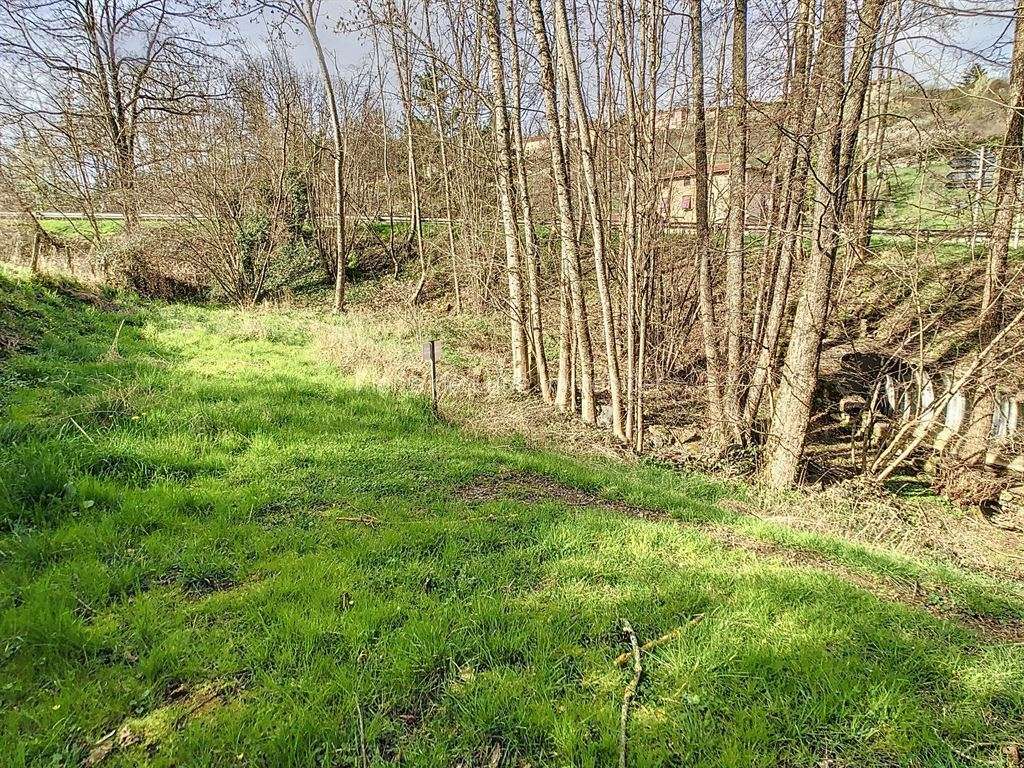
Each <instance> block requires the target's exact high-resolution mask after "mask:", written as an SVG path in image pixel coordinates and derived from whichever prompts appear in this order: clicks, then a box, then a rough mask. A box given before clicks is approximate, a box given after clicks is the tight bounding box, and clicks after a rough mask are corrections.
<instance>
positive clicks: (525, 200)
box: [506, 0, 552, 402]
mask: <svg viewBox="0 0 1024 768" xmlns="http://www.w3.org/2000/svg"><path fill="white" fill-rule="evenodd" d="M506 13H507V16H508V34H507V36H508V41H509V56H510V57H511V62H512V71H511V73H510V74H511V77H512V115H511V119H512V149H513V164H514V166H515V172H516V191H517V192H518V194H519V210H520V212H521V214H522V217H523V257H524V261H525V262H526V275H527V280H528V287H529V293H530V301H529V304H530V340H531V342H532V345H533V359H534V361H535V363H536V371H535V372H536V376H537V387H538V389H539V390H540V394H541V397H542V398H543V399H544V401H545V402H551V400H552V392H551V379H550V374H549V372H548V357H547V352H546V351H545V349H544V320H543V316H542V314H541V303H540V285H539V270H540V247H539V245H538V243H537V232H536V229H535V224H534V219H533V205H532V203H531V200H530V187H529V184H528V181H527V177H526V150H525V148H524V146H523V124H522V109H523V98H522V73H521V71H520V65H519V38H518V33H517V31H516V16H515V3H514V1H513V0H508V3H507V5H506Z"/></svg>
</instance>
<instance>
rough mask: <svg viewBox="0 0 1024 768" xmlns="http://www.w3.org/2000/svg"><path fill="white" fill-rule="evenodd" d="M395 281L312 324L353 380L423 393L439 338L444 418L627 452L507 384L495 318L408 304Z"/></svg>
mask: <svg viewBox="0 0 1024 768" xmlns="http://www.w3.org/2000/svg"><path fill="white" fill-rule="evenodd" d="M401 288H402V285H401V284H398V283H391V282H388V281H384V282H382V283H381V284H380V285H379V286H378V287H376V288H375V292H374V294H373V296H372V297H367V298H365V299H363V300H361V301H360V302H359V303H358V304H356V305H354V306H353V307H352V308H351V309H350V310H349V312H348V313H346V314H345V315H344V316H343V317H341V318H338V319H333V318H332V319H330V320H321V321H320V322H318V323H317V324H316V326H315V329H314V342H315V344H316V345H317V346H318V348H319V349H321V350H322V352H323V355H324V357H325V359H327V360H329V361H330V362H332V363H333V364H334V365H336V366H337V367H338V368H339V369H341V370H342V371H343V372H344V373H345V375H346V376H348V377H350V378H351V379H352V380H353V382H355V383H356V384H358V385H362V386H372V387H375V388H377V389H379V390H381V391H383V392H387V393H391V394H408V393H410V392H420V393H423V394H424V395H425V396H429V394H430V378H429V369H428V367H427V364H426V362H425V361H424V360H423V357H422V347H423V343H424V342H426V341H428V340H430V339H439V340H440V341H441V358H440V361H439V362H438V367H437V376H438V380H437V387H438V400H439V408H440V412H441V414H442V416H443V417H444V418H445V419H446V420H448V421H450V422H452V423H454V424H458V425H459V426H460V427H462V428H463V429H465V430H467V431H468V432H471V433H473V434H475V435H478V436H484V437H488V438H508V437H515V438H516V439H521V440H522V441H524V442H525V444H527V445H533V446H538V447H545V448H551V449H555V450H561V451H564V452H567V453H573V454H577V455H578V454H581V453H583V454H588V455H597V456H605V457H611V456H614V457H620V458H621V457H625V456H626V455H627V454H626V452H625V451H624V450H623V448H622V447H621V446H619V445H617V444H615V443H614V441H613V440H612V438H611V437H610V436H609V435H608V434H607V433H606V432H605V431H604V430H599V429H594V428H589V427H587V426H585V425H583V424H581V423H579V421H578V420H576V419H573V418H571V417H566V416H565V415H564V414H561V413H560V412H558V411H557V410H555V409H554V407H553V406H551V405H548V404H546V403H544V402H543V401H542V400H541V399H540V398H539V397H536V396H532V395H531V396H524V395H519V394H517V393H515V392H514V391H513V389H512V386H511V379H510V377H509V374H508V368H509V366H508V363H507V360H506V356H507V352H506V339H505V337H504V331H503V328H502V327H501V324H500V322H499V318H496V317H489V316H484V317H480V316H479V315H471V314H469V313H467V314H463V315H458V314H456V313H454V312H453V311H451V308H450V307H449V306H448V305H436V304H426V305H420V306H415V307H410V306H408V303H407V296H406V295H405V293H404V292H403V291H402V290H401Z"/></svg>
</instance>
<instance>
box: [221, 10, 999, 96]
mask: <svg viewBox="0 0 1024 768" xmlns="http://www.w3.org/2000/svg"><path fill="white" fill-rule="evenodd" d="M370 2H373V0H370ZM967 2H970V3H971V5H972V6H973V7H972V8H968V6H967V5H966V3H967ZM997 2H1000V0H965V2H964V3H963V4H961V5H960V8H961V13H962V14H963V15H956V16H953V17H951V18H950V19H949V20H948V21H947V22H946V23H945V24H944V25H943V26H942V28H930V29H928V30H917V31H915V32H914V33H912V34H911V35H909V36H908V39H906V40H904V41H903V42H902V43H901V44H900V46H899V50H900V68H901V69H903V70H904V71H906V72H909V73H910V74H912V75H913V76H915V77H917V78H918V79H919V80H921V81H922V82H923V83H924V84H926V85H951V84H954V83H956V82H957V81H958V80H959V79H960V75H961V74H962V73H963V72H964V71H965V70H966V69H967V67H968V66H969V65H970V64H971V63H973V62H974V61H978V58H977V57H976V56H974V55H972V53H970V52H978V53H980V54H981V56H982V57H983V59H982V60H981V63H982V65H983V66H984V67H985V69H986V70H988V71H989V72H990V73H991V74H993V75H998V76H1005V74H1006V70H1005V67H1003V66H1000V64H999V62H1000V61H1002V62H1005V61H1006V60H1007V59H1008V54H1009V44H1010V43H1011V42H1012V29H1011V28H1010V27H1009V19H1008V16H1007V14H1006V11H1005V10H1003V9H1002V7H1001V6H997V5H994V3H997ZM1011 7H1012V6H1011ZM982 9H983V10H989V11H991V12H992V14H993V15H992V16H987V17H986V16H980V15H977V13H976V11H978V10H982ZM972 12H974V13H972ZM321 13H322V22H321V25H320V30H321V41H322V43H323V45H324V48H325V50H326V51H327V54H328V57H329V58H330V59H331V60H332V61H333V62H334V63H335V66H336V67H337V69H338V71H339V72H341V73H342V74H344V73H346V72H349V71H352V70H353V69H355V68H357V67H358V66H359V65H360V64H361V63H362V62H365V61H366V60H367V58H368V57H369V56H370V54H371V46H370V44H369V43H368V41H367V40H366V39H365V38H363V36H361V35H360V34H359V33H357V32H355V31H349V30H348V29H345V28H339V26H340V25H345V26H347V27H351V26H352V20H353V18H354V16H355V2H354V0H324V2H323V6H322V11H321ZM969 14H970V15H969ZM346 22H347V24H346ZM238 33H239V37H240V38H241V39H242V40H243V41H244V42H245V44H246V45H247V46H248V47H249V48H250V49H251V50H253V51H254V52H259V51H265V50H266V49H267V48H268V47H269V44H270V43H269V40H270V39H271V38H273V37H278V38H280V39H282V40H283V41H284V42H285V44H286V45H287V47H288V49H289V51H290V52H291V54H292V56H293V57H294V59H295V61H296V63H297V64H298V65H299V66H300V67H301V68H309V69H314V68H315V67H316V60H315V58H314V54H313V50H312V47H311V45H310V43H309V40H308V39H307V37H306V34H305V32H304V31H301V30H298V29H295V28H289V27H287V26H285V27H282V26H281V25H280V24H275V23H274V22H273V20H272V19H271V18H269V17H267V16H261V17H254V18H249V19H246V20H244V21H243V22H241V23H240V24H239V29H238Z"/></svg>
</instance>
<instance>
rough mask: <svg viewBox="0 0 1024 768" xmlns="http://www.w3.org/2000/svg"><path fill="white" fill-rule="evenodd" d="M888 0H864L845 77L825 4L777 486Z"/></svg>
mask: <svg viewBox="0 0 1024 768" xmlns="http://www.w3.org/2000/svg"><path fill="white" fill-rule="evenodd" d="M886 2H887V0H866V2H865V3H864V5H863V7H862V8H861V11H860V24H859V28H858V32H857V39H856V43H855V45H854V51H853V57H852V59H851V66H850V77H849V81H848V82H847V79H846V78H845V77H844V69H845V67H844V62H845V46H844V44H843V42H844V38H845V29H846V6H845V2H844V0H827V2H826V5H825V18H824V22H823V29H822V36H821V47H820V49H819V53H818V56H817V66H818V67H819V68H820V70H821V73H820V76H821V83H822V90H821V98H820V100H819V109H820V111H821V115H822V119H823V126H824V129H825V132H826V133H825V135H826V141H825V143H824V144H823V146H822V149H821V154H820V156H819V163H818V166H819V167H818V168H816V173H815V199H814V205H815V211H814V223H813V227H812V243H811V254H810V258H809V260H808V264H807V269H806V272H805V274H804V280H803V286H802V289H801V294H800V299H799V302H798V304H797V309H796V316H795V318H794V321H793V333H792V336H791V338H790V341H789V347H788V349H787V352H786V361H785V363H784V366H783V370H782V381H781V383H780V386H779V391H778V395H777V397H776V400H775V413H774V415H773V417H772V427H771V431H770V433H769V435H768V442H767V454H766V456H767V461H766V464H765V467H764V479H765V480H766V482H767V483H768V484H769V485H772V486H773V487H776V488H782V487H787V486H790V485H792V484H793V483H794V482H795V481H796V478H797V471H798V469H799V466H800V459H801V457H802V455H803V449H804V444H805V443H806V440H807V426H808V422H809V420H810V415H811V400H812V398H813V396H814V390H815V388H816V387H817V384H818V362H819V360H820V357H821V342H822V339H823V338H824V334H825V323H826V321H827V318H828V311H829V306H830V299H831V289H832V273H833V269H834V267H835V258H836V252H837V250H838V248H839V234H840V228H841V226H842V220H843V210H844V207H845V203H846V194H847V191H848V189H849V170H850V167H851V165H852V160H853V151H854V147H855V144H856V140H857V134H858V131H859V128H860V120H861V111H862V109H863V106H864V96H865V93H866V91H867V87H868V83H869V82H870V77H871V68H872V67H871V64H872V61H873V60H874V49H875V43H876V40H877V37H878V29H879V25H880V21H881V15H882V12H883V10H884V9H885V4H886Z"/></svg>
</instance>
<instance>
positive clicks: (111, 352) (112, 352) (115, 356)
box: [103, 317, 125, 361]
mask: <svg viewBox="0 0 1024 768" xmlns="http://www.w3.org/2000/svg"><path fill="white" fill-rule="evenodd" d="M124 320H125V319H124V318H123V317H122V318H121V324H120V325H119V326H117V331H116V332H115V333H114V341H113V342H112V343H111V345H110V349H108V350H107V354H105V355H104V356H103V359H104V360H107V361H111V360H119V359H120V358H121V353H120V352H118V350H117V342H118V341H119V340H120V339H121V330H122V329H123V328H124Z"/></svg>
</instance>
